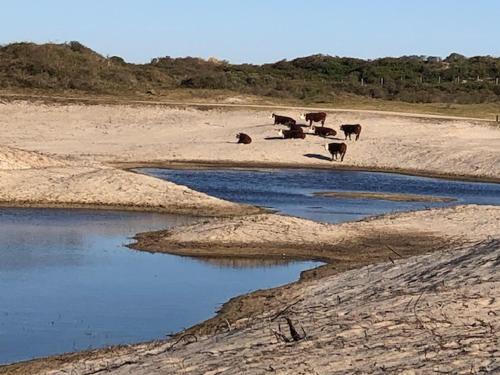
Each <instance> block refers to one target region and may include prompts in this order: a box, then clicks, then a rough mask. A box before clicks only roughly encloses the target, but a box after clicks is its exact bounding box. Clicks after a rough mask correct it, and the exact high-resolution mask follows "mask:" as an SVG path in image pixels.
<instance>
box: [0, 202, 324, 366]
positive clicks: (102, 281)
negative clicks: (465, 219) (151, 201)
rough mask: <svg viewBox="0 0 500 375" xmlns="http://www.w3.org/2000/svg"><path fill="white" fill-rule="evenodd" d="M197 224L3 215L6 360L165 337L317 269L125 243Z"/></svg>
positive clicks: (1, 308)
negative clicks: (231, 302)
mask: <svg viewBox="0 0 500 375" xmlns="http://www.w3.org/2000/svg"><path fill="white" fill-rule="evenodd" d="M192 220H193V219H190V218H186V217H178V216H168V215H157V214H151V213H144V214H142V213H132V212H130V213H128V212H100V211H86V210H54V209H0V256H1V260H0V363H10V362H16V361H20V360H25V359H30V358H35V357H41V356H47V355H51V354H56V353H63V352H68V351H77V350H83V349H89V348H96V347H102V346H106V345H112V344H124V343H134V342H140V341H147V340H153V339H158V338H164V337H165V335H166V334H168V333H171V332H174V331H179V330H181V329H182V328H184V327H189V326H191V325H194V324H196V323H198V322H200V321H202V320H205V319H207V318H209V317H211V316H212V315H213V314H214V312H215V310H217V308H218V307H220V305H221V303H223V302H225V301H227V300H228V299H229V298H231V297H234V296H236V295H240V294H243V293H247V292H249V291H252V290H256V289H261V288H270V287H274V286H277V285H281V284H286V283H289V282H291V281H294V280H296V279H297V278H298V276H299V274H300V272H301V271H303V270H306V269H310V268H313V267H315V266H316V265H317V264H318V263H314V262H296V263H281V264H280V263H279V262H252V261H250V260H247V261H241V262H236V261H232V262H231V261H225V262H221V263H217V262H215V261H210V262H208V261H202V260H196V259H192V258H183V257H177V256H172V255H167V254H149V253H144V252H138V251H134V250H130V249H128V248H126V247H124V246H123V245H124V244H126V243H129V242H130V239H129V237H130V236H133V235H134V234H136V233H137V232H141V231H146V230H155V229H161V228H165V227H167V226H173V225H179V224H182V223H186V222H190V221H192Z"/></svg>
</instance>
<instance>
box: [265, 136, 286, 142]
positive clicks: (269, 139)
mask: <svg viewBox="0 0 500 375" xmlns="http://www.w3.org/2000/svg"><path fill="white" fill-rule="evenodd" d="M264 139H265V140H266V141H271V140H273V139H283V137H266V138H264Z"/></svg>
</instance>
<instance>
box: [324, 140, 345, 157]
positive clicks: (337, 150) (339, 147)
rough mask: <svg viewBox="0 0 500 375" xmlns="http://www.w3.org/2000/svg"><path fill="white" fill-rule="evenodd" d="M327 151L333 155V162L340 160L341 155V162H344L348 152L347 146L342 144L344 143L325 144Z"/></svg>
mask: <svg viewBox="0 0 500 375" xmlns="http://www.w3.org/2000/svg"><path fill="white" fill-rule="evenodd" d="M325 150H326V151H328V152H329V153H330V155H332V161H333V160H334V158H335V159H337V158H338V155H340V161H344V156H345V153H346V151H347V145H346V144H345V143H344V142H342V143H327V144H325Z"/></svg>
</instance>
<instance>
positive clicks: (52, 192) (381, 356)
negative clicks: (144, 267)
mask: <svg viewBox="0 0 500 375" xmlns="http://www.w3.org/2000/svg"><path fill="white" fill-rule="evenodd" d="M270 113H271V111H270V110H269V109H268V108H266V109H252V110H250V109H241V108H232V109H230V110H228V109H220V108H219V109H217V108H215V109H214V108H206V109H205V110H199V109H194V108H175V107H169V106H160V105H89V106H86V105H76V104H71V105H47V104H40V103H28V102H24V101H18V102H9V103H3V104H0V125H1V126H2V129H3V131H2V133H1V134H0V204H1V205H4V206H36V207H89V208H105V209H106V208H107V209H133V210H146V211H147V210H154V211H159V212H168V213H179V214H189V215H199V216H215V218H213V217H211V218H204V219H201V220H200V221H199V222H197V223H195V224H192V225H189V226H184V227H179V228H174V229H172V230H166V231H159V232H153V233H145V234H138V235H137V238H136V239H137V243H136V244H134V245H133V247H134V248H136V249H140V250H144V251H151V252H169V253H174V254H178V255H184V256H201V257H208V258H217V257H231V258H241V259H246V260H248V259H257V258H258V259H261V258H268V259H316V260H322V261H324V262H327V263H328V264H327V265H325V266H322V267H320V268H317V269H315V270H310V271H306V272H304V273H303V274H302V277H301V280H300V281H299V282H297V283H293V284H290V285H287V286H284V287H280V288H276V289H272V290H267V291H257V292H254V293H251V294H249V295H246V296H241V297H235V298H234V299H232V300H231V301H230V302H229V303H227V304H225V305H224V306H223V308H222V309H221V311H220V314H219V315H218V316H216V317H215V318H214V319H212V320H209V321H207V322H203V323H201V324H200V325H198V326H195V327H192V328H191V329H188V330H187V331H186V332H183V333H180V334H179V335H178V336H177V337H174V338H173V339H171V340H167V341H161V342H154V343H146V344H137V345H132V346H126V347H117V348H109V349H103V350H97V351H92V352H84V353H76V354H71V355H66V356H57V357H51V358H48V359H40V360H34V361H30V362H27V363H21V364H15V365H11V366H4V367H0V374H24V373H41V374H59V373H77V374H94V373H98V372H110V373H116V374H125V373H134V374H154V373H193V374H210V373H213V374H215V373H224V374H226V373H227V374H231V373H235V374H237V373H241V372H245V373H250V374H251V373H256V374H257V373H259V374H260V373H267V372H269V373H281V374H285V373H304V374H323V373H339V374H340V373H346V372H349V371H352V370H354V369H356V371H359V372H360V373H368V372H384V371H389V372H391V371H392V372H398V373H407V374H411V373H416V372H420V373H426V372H432V371H454V372H457V373H469V372H470V371H471V369H473V371H475V372H480V371H483V372H485V371H494V370H495V369H498V349H495V348H496V347H497V346H498V345H497V344H498V328H500V327H499V320H498V316H497V311H498V310H499V308H500V306H499V305H498V301H499V298H500V294H499V291H500V288H499V287H500V285H499V283H500V280H499V278H498V272H497V271H496V268H497V267H498V256H499V251H500V246H499V241H500V209H499V208H498V207H496V206H476V205H467V206H456V207H450V208H444V209H432V210H424V211H418V212H409V213H401V214H388V215H383V216H380V217H374V218H368V219H365V220H362V221H358V222H351V223H344V224H338V225H332V224H324V223H317V222H313V221H309V220H304V219H299V218H295V217H289V216H283V215H276V214H270V213H266V212H263V211H262V210H261V209H258V208H256V207H251V206H246V205H241V204H236V203H232V202H227V201H224V200H221V199H217V198H214V197H211V196H208V195H206V194H203V193H199V192H196V191H193V190H191V189H189V188H187V187H185V186H180V185H176V184H173V183H170V182H167V181H163V180H160V179H156V178H153V177H149V176H145V175H142V174H139V173H134V172H132V171H127V170H124V169H123V168H119V167H127V168H128V167H137V166H146V165H158V166H161V165H177V166H179V165H181V166H182V165H195V166H196V165H201V166H204V165H205V166H206V165H226V166H245V165H247V166H248V165H251V166H252V165H253V166H285V167H292V166H300V167H319V168H336V167H342V168H360V169H374V170H386V171H407V172H409V173H415V174H423V175H440V176H448V177H454V176H455V177H461V178H471V179H484V180H491V181H500V128H499V127H498V126H496V125H495V124H493V123H490V122H481V121H475V120H467V119H443V118H426V117H422V116H419V117H409V116H398V115H396V114H394V115H389V114H381V113H380V114H377V113H367V112H361V111H358V112H355V111H353V112H332V113H330V114H329V117H328V119H327V123H326V126H331V127H333V128H334V129H336V130H337V131H338V127H339V125H340V124H341V123H361V124H362V125H363V132H362V134H361V138H360V140H359V141H358V142H355V141H346V143H347V144H348V152H347V155H346V158H345V160H344V162H343V163H339V162H330V161H329V160H328V157H329V155H327V154H326V152H325V150H324V148H323V145H324V143H325V139H323V138H319V137H317V136H314V135H310V136H307V137H306V139H305V140H283V139H279V138H278V137H277V132H276V130H277V128H278V127H276V126H274V125H273V124H272V120H271V119H270V116H269V115H270ZM280 113H283V114H287V115H291V116H294V117H296V118H297V119H298V117H299V114H300V112H299V111H298V110H293V109H289V110H287V111H280ZM237 132H245V133H248V134H250V135H251V137H252V138H253V142H252V144H250V145H246V146H244V145H237V144H236V143H235V142H236V140H235V134H236V133H237ZM341 138H343V137H341ZM332 141H338V139H336V140H332ZM284 309H286V311H285V312H286V313H285V312H284V311H283V310H284ZM285 316H286V317H288V318H289V319H291V321H293V322H294V323H295V324H296V325H297V328H299V327H302V328H303V331H302V328H301V329H300V330H299V331H300V333H301V334H302V333H306V334H307V338H304V339H301V340H298V341H297V342H295V341H294V340H293V339H292V340H290V339H289V340H290V342H285V341H286V340H285V341H283V339H282V340H281V341H280V340H279V339H277V337H280V336H279V334H278V335H277V334H276V333H274V332H280V331H279V329H280V326H281V332H282V334H284V335H285V336H286V337H289V334H288V333H287V331H286V329H287V328H286V327H287V326H286V321H285V320H283V318H284V317H285ZM186 334H188V336H183V335H186ZM194 338H196V342H193V341H194ZM415 369H418V371H416V370H415Z"/></svg>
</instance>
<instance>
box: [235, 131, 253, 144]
mask: <svg viewBox="0 0 500 375" xmlns="http://www.w3.org/2000/svg"><path fill="white" fill-rule="evenodd" d="M236 139H237V140H238V143H243V144H244V145H249V144H250V143H252V138H250V136H249V135H248V134H245V133H238V134H236Z"/></svg>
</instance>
